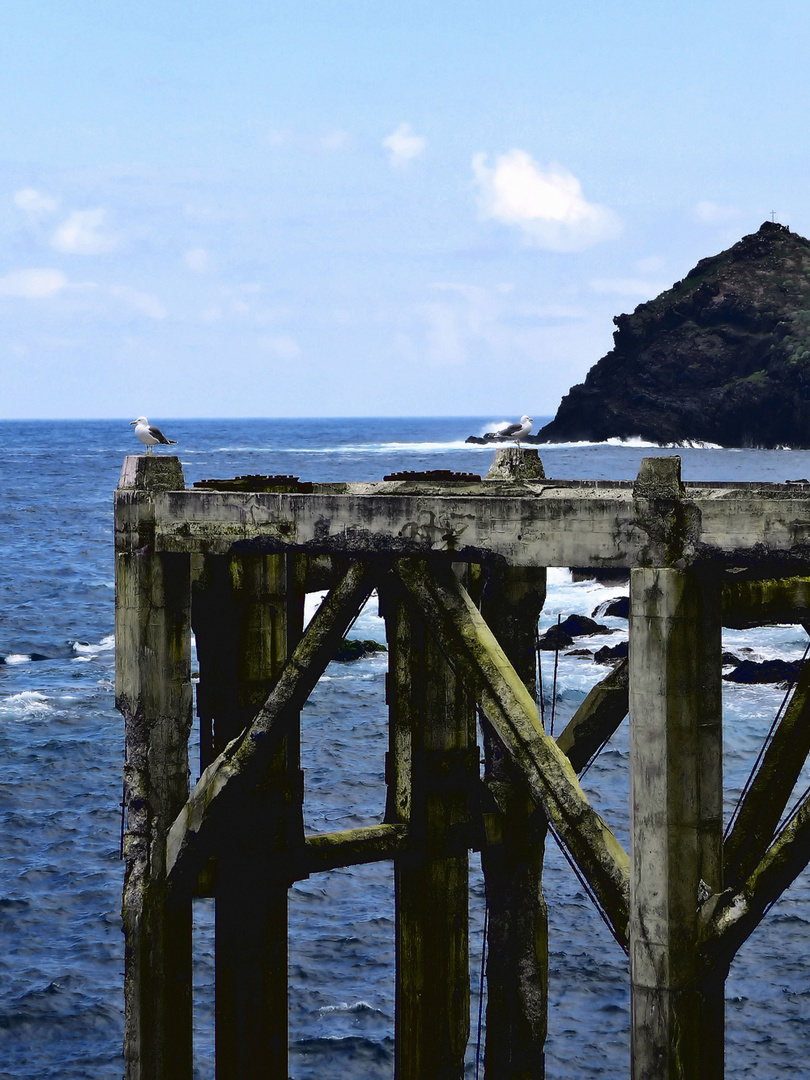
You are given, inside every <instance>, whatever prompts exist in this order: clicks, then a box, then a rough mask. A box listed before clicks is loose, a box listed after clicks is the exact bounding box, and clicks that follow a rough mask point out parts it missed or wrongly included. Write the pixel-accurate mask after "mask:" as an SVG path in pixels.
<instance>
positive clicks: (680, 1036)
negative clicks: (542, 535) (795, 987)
mask: <svg viewBox="0 0 810 1080" xmlns="http://www.w3.org/2000/svg"><path fill="white" fill-rule="evenodd" d="M720 633H721V628H720V597H719V589H718V588H717V586H716V584H715V583H713V582H707V581H705V580H702V579H701V578H700V577H699V576H698V575H697V574H695V573H694V572H691V571H681V570H669V569H635V570H633V571H632V574H631V580H630V789H631V820H630V828H631V838H630V859H631V864H632V877H631V891H630V978H631V1011H632V1038H631V1046H632V1075H633V1080H669V1078H671V1080H675V1078H676V1077H677V1078H678V1080H721V1078H722V1075H723V980H722V977H717V976H712V977H711V978H709V979H705V978H703V977H702V974H701V970H700V967H699V957H698V920H697V908H698V903H699V892H700V891H701V881H702V882H705V884H706V885H707V886H708V887H709V889H710V890H711V891H712V892H719V891H720V890H721V889H722V706H721V684H720V672H721V665H720V656H721V642H720Z"/></svg>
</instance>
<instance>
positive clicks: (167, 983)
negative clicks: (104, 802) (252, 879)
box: [115, 455, 192, 1080]
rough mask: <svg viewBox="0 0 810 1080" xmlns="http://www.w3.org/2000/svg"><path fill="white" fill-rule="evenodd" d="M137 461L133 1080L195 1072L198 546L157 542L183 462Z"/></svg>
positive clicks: (130, 652)
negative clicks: (174, 887)
mask: <svg viewBox="0 0 810 1080" xmlns="http://www.w3.org/2000/svg"><path fill="white" fill-rule="evenodd" d="M132 460H135V461H136V462H138V469H137V474H136V477H135V479H134V480H133V484H134V483H136V482H137V483H138V484H139V485H140V486H139V487H137V488H136V487H134V486H133V487H132V488H131V489H130V490H129V491H127V492H125V493H123V494H122V496H121V497H122V498H126V500H127V518H128V522H129V525H130V528H131V532H132V535H133V536H134V537H137V539H138V541H139V543H138V544H137V545H136V546H135V550H134V551H130V552H118V554H117V555H116V566H115V598H116V605H115V648H116V658H115V660H116V675H115V682H116V686H115V700H116V706H117V707H118V709H119V710H120V711H121V713H122V714H123V716H124V720H125V724H126V728H125V733H126V734H125V738H126V764H125V767H124V801H125V806H126V814H127V821H126V834H125V837H124V857H125V860H126V868H125V877H124V895H123V905H122V916H123V929H124V941H125V948H124V968H125V971H124V1011H125V1038H124V1058H125V1067H126V1077H127V1080H191V1076H192V1044H191V1030H192V1016H191V905H190V903H187V904H185V905H182V906H172V905H170V904H169V901H168V897H167V893H166V888H165V870H166V859H165V847H164V844H165V835H166V830H167V829H168V827H169V825H170V823H171V821H172V820H173V819H174V817H175V815H176V814H177V813H178V811H179V810H180V808H181V807H182V806H183V804H184V803H185V801H186V798H187V796H188V749H187V748H188V736H189V732H190V730H191V719H192V715H191V710H192V686H191V650H190V621H189V612H190V600H191V595H190V567H189V557H188V556H187V555H182V554H177V555H165V554H154V553H153V552H152V550H151V548H150V546H149V542H148V541H149V539H150V537H151V536H152V535H153V532H154V519H153V501H152V495H151V492H152V491H154V490H155V488H156V487H159V484H160V477H161V476H165V474H166V470H167V469H169V470H172V461H174V462H176V460H177V459H167V458H159V457H148V458H147V457H146V456H145V455H142V456H139V457H137V458H135V459H132V458H128V459H127V461H128V462H130V461H132ZM178 464H179V463H178ZM125 472H126V469H125ZM172 483H175V484H176V483H182V470H181V471H180V473H179V476H178V473H177V470H172Z"/></svg>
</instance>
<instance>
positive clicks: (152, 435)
mask: <svg viewBox="0 0 810 1080" xmlns="http://www.w3.org/2000/svg"><path fill="white" fill-rule="evenodd" d="M132 424H134V425H135V434H136V435H137V436H138V438H139V439H140V440H141V442H142V443H144V444H145V446H146V452H147V454H151V453H152V447H153V446H154V445H155V443H162V444H163V445H164V446H176V445H177V439H167V438H166V436H165V435H164V434H163V432H162V431H161V430H160V428H157V427H154V426H153V425H152V424H150V423H149V421H148V420H147V419H146V417H145V416H139V417H138V419H137V420H130V426H131V425H132Z"/></svg>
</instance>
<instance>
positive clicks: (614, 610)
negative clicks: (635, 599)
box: [591, 596, 630, 619]
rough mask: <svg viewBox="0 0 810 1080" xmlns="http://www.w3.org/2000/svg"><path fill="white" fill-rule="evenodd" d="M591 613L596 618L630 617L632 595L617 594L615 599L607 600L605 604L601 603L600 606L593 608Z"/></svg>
mask: <svg viewBox="0 0 810 1080" xmlns="http://www.w3.org/2000/svg"><path fill="white" fill-rule="evenodd" d="M591 615H593V617H594V618H595V619H607V618H614V619H629V618H630V597H629V596H617V597H616V599H615V600H605V602H604V604H600V605H599V607H596V608H594V609H593V611H592V612H591Z"/></svg>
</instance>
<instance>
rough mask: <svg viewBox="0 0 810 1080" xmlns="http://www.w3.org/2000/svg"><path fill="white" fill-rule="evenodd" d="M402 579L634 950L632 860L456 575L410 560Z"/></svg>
mask: <svg viewBox="0 0 810 1080" xmlns="http://www.w3.org/2000/svg"><path fill="white" fill-rule="evenodd" d="M394 573H395V576H396V578H397V580H398V581H399V582H401V584H402V586H403V588H404V593H405V595H407V596H408V597H409V598H410V601H411V602H412V603H413V604H414V605H415V606H416V607H417V608H418V609H419V610H420V611H421V612H422V613H423V615H424V617H425V619H426V621H427V623H428V626H429V627H430V630H431V633H433V634H434V635H435V636H436V638H437V639H438V641H439V643H440V645H441V647H442V649H443V650H444V652H445V654H446V655H447V657H448V658H449V659H450V662H451V663H452V664H453V665H454V666H455V667H456V668H457V669H458V670H459V671H460V672H461V673H462V674H463V677H464V679H465V680H466V682H467V684H468V686H469V687H470V689H471V690H472V692H473V693H474V694H475V696H476V699H477V700H478V702H479V703H480V704H481V706H482V708H483V709H484V711H485V712H486V714H487V717H488V718H489V720H490V723H491V724H492V725H493V727H494V728H495V730H496V732H497V733H498V736H499V738H500V739H501V741H502V742H503V744H504V746H505V747H506V749H507V751H508V753H509V754H510V756H511V757H512V759H513V761H514V762H515V765H516V767H517V769H518V771H519V772H520V773H521V775H522V776H523V777H524V779H525V780H526V783H527V786H528V788H529V791H530V792H531V795H532V798H533V799H534V800H535V802H537V803H538V805H541V806H542V807H543V810H544V811H545V813H546V816H547V817H548V820H549V822H550V823H551V825H552V826H553V828H554V829H555V831H556V832H557V833H558V835H559V836H560V838H561V839H562V840H563V842H564V843H565V845H566V847H567V848H568V850H569V852H570V853H571V855H572V857H573V859H574V860H575V862H576V863H577V865H578V866H579V868H580V870H581V871H582V873H583V874H584V875H585V877H586V878H587V880H588V883H589V885H590V887H591V888H592V889H593V890H594V893H595V894H596V896H597V898H598V900H599V903H600V904H601V906H602V908H603V909H604V911H605V913H606V914H607V916H608V918H609V919H610V920H611V923H612V925H613V929H614V932H615V934H616V937H617V939H618V940H619V941H620V942H621V943H622V944H623V945H624V946H626V943H627V927H628V905H629V889H630V884H629V858H628V856H627V853H626V852H625V851H624V849H623V848H622V846H621V844H620V843H619V841H618V840H617V839H616V837H615V836H614V834H613V833H612V832H611V830H610V828H609V827H608V825H607V824H606V822H605V821H604V820H603V819H602V818H601V817H600V816H599V814H597V813H596V812H595V811H594V809H593V807H592V806H591V805H590V803H589V802H588V799H587V797H586V795H585V793H584V792H583V790H582V788H581V787H580V785H579V781H578V780H577V778H576V774H575V772H574V770H573V768H572V766H571V763H570V761H569V760H568V758H567V757H566V756H565V754H563V752H562V751H561V750H560V748H559V747H558V746H557V744H556V742H555V741H554V740H553V739H552V738H550V737H549V736H548V735H546V733H545V732H544V731H543V728H542V725H541V723H540V718H539V716H538V713H537V706H536V704H535V703H534V701H533V700H532V697H531V695H530V694H529V692H528V690H527V689H526V687H525V686H524V684H523V682H522V680H521V678H520V676H519V675H518V674H517V672H516V671H515V669H514V668H513V667H512V665H511V664H510V663H509V660H508V659H507V657H506V655H505V654H504V652H503V650H502V649H501V647H500V645H499V644H498V642H497V640H496V639H495V637H494V635H493V634H492V631H491V630H490V629H489V627H488V626H487V624H486V623H485V621H484V619H483V617H482V616H481V613H480V612H479V611H478V609H477V608H476V607H475V605H474V604H473V602H472V601H471V599H470V598H469V596H468V595H467V593H466V592H465V590H464V589H463V588H462V587H461V586H460V585H459V584H458V582H457V581H456V579H455V578H454V577H453V575H452V573H451V572H450V570H449V568H445V567H443V566H441V565H438V564H437V565H434V566H431V567H428V565H427V564H426V563H425V562H424V561H422V560H414V559H402V560H399V561H398V562H397V563H396V564H395V569H394Z"/></svg>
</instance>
